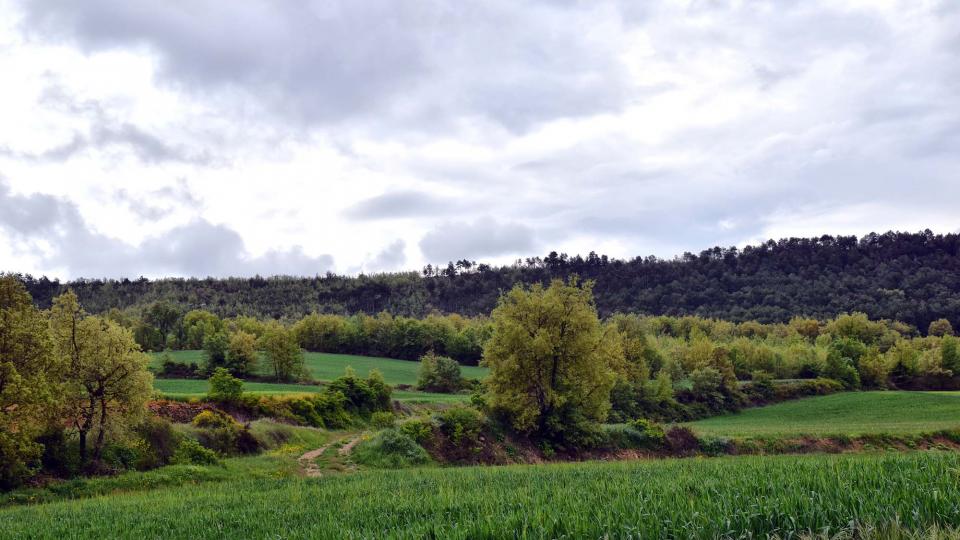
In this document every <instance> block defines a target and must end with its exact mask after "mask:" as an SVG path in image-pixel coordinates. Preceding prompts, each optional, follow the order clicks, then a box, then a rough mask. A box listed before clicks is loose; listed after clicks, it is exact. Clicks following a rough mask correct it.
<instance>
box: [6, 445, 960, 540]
mask: <svg viewBox="0 0 960 540" xmlns="http://www.w3.org/2000/svg"><path fill="white" fill-rule="evenodd" d="M958 468H960V455H957V454H952V453H939V452H929V453H910V454H889V455H880V454H873V455H856V456H778V457H763V458H758V457H731V458H718V459H707V460H700V459H680V460H677V459H671V460H661V461H653V462H614V463H601V462H594V463H574V464H559V465H536V466H512V467H466V468H455V469H449V468H441V469H438V468H433V469H416V470H412V471H410V470H407V471H362V472H359V473H355V474H346V475H334V476H329V477H324V478H319V479H298V478H294V479H289V478H287V479H268V478H259V479H257V478H253V479H251V477H250V476H249V475H248V476H247V478H246V479H243V480H239V479H237V480H221V478H222V477H223V476H224V475H223V474H219V475H217V474H214V475H210V474H200V473H201V472H202V471H203V470H204V469H205V468H196V469H198V470H197V476H198V478H205V477H210V478H209V481H208V482H206V483H199V484H185V485H182V486H179V487H170V488H161V489H157V490H153V491H148V492H144V491H140V492H137V491H127V492H121V493H118V494H115V495H108V496H105V497H97V498H88V499H79V500H73V501H60V502H53V503H47V504H42V505H33V506H20V507H13V508H8V509H4V510H0V531H2V535H3V536H5V537H11V538H65V537H90V538H93V537H116V538H138V539H139V538H169V537H184V538H186V537H190V538H241V537H242V538H267V537H270V538H276V537H281V538H325V537H332V536H336V537H367V538H373V537H378V538H383V537H393V538H423V537H432V538H437V537H441V538H491V537H511V538H513V537H520V538H557V537H567V538H598V537H602V536H604V535H609V536H610V537H616V538H716V537H722V536H726V535H731V534H733V535H736V536H748V535H752V536H755V537H765V536H767V535H773V534H776V535H779V536H781V537H795V536H796V535H797V534H799V533H804V532H808V531H816V532H818V533H819V532H829V533H836V532H838V531H848V532H849V531H850V528H851V527H856V528H861V527H862V529H860V530H859V531H857V532H860V533H866V534H870V533H871V531H872V532H873V534H880V535H883V533H884V531H885V528H886V527H889V526H890V525H891V524H892V523H894V522H896V523H897V524H898V525H897V527H898V529H897V530H899V531H903V530H908V531H909V530H913V531H925V530H927V529H928V528H929V527H933V526H940V527H956V526H957V525H960V482H958V481H957V474H956V470H957V469H958ZM874 527H878V528H879V529H874Z"/></svg>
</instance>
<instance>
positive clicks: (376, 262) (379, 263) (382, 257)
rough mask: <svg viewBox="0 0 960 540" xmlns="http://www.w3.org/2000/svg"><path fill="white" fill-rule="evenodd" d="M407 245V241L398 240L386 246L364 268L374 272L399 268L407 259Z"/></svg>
mask: <svg viewBox="0 0 960 540" xmlns="http://www.w3.org/2000/svg"><path fill="white" fill-rule="evenodd" d="M406 247H407V244H406V242H404V241H403V240H396V241H394V242H392V243H391V244H390V245H388V246H387V247H385V248H384V249H383V251H381V252H380V253H377V255H376V256H375V257H373V259H371V260H370V261H369V262H368V263H367V264H365V265H364V268H365V269H366V270H368V271H373V272H386V271H389V270H397V269H399V268H401V267H402V266H403V264H404V263H405V262H406V261H407V255H406V253H405V250H406Z"/></svg>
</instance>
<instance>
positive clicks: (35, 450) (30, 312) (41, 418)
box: [0, 275, 61, 489]
mask: <svg viewBox="0 0 960 540" xmlns="http://www.w3.org/2000/svg"><path fill="white" fill-rule="evenodd" d="M60 369H61V364H60V362H59V359H58V357H57V356H55V355H54V354H53V348H52V344H51V342H50V338H49V334H48V331H47V323H46V320H45V319H44V318H43V315H42V314H41V313H40V312H39V311H38V310H37V309H36V308H35V307H34V306H33V302H32V300H31V299H30V295H29V294H28V293H27V291H26V289H25V288H24V287H23V285H22V284H21V283H20V281H19V280H18V279H17V278H16V277H14V276H9V275H0V489H5V488H9V487H11V486H14V485H16V484H17V483H19V482H20V481H21V480H22V479H23V478H25V477H26V476H27V475H28V474H30V472H31V471H32V469H33V467H32V465H33V464H34V463H35V460H36V459H37V458H38V457H39V455H40V451H41V447H40V445H38V444H36V443H35V442H34V438H35V437H36V436H37V435H39V434H40V432H41V431H43V429H44V428H45V427H47V426H48V425H50V424H51V423H52V422H53V421H54V419H55V418H56V417H55V416H54V415H52V414H50V413H51V412H52V411H56V410H57V409H58V402H59V400H60V398H61V394H60V392H59V385H58V383H59V380H60V376H61V373H60Z"/></svg>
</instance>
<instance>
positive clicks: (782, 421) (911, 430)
mask: <svg viewBox="0 0 960 540" xmlns="http://www.w3.org/2000/svg"><path fill="white" fill-rule="evenodd" d="M687 425H688V426H689V427H691V428H693V430H694V431H696V432H697V433H698V434H702V435H720V436H726V437H759V436H768V437H769V436H796V435H863V434H876V433H891V434H895V435H902V434H916V433H924V432H932V431H938V430H941V429H952V428H956V427H960V392H844V393H841V394H833V395H829V396H819V397H811V398H804V399H799V400H795V401H788V402H785V403H779V404H776V405H770V406H767V407H758V408H755V409H747V410H744V411H741V412H739V413H737V414H728V415H724V416H715V417H713V418H707V419H705V420H700V421H698V422H691V423H689V424H687Z"/></svg>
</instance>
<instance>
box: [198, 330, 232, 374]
mask: <svg viewBox="0 0 960 540" xmlns="http://www.w3.org/2000/svg"><path fill="white" fill-rule="evenodd" d="M229 345H230V338H229V336H227V333H226V332H222V331H221V332H215V333H213V334H209V335H206V336H204V338H203V358H204V361H205V362H206V365H205V366H204V367H205V368H206V370H207V373H213V371H214V370H215V369H217V368H218V367H223V366H225V365H226V364H227V347H228V346H229Z"/></svg>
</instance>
